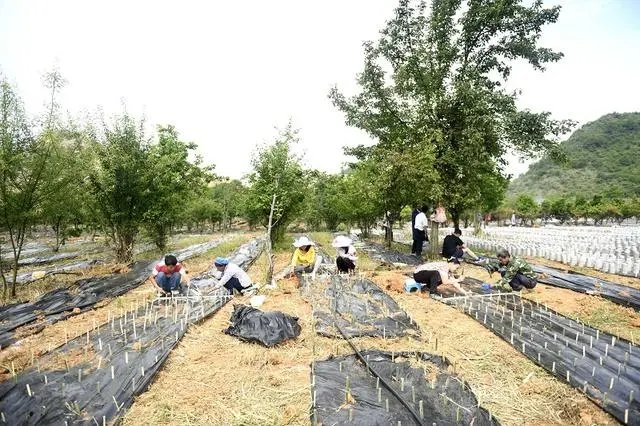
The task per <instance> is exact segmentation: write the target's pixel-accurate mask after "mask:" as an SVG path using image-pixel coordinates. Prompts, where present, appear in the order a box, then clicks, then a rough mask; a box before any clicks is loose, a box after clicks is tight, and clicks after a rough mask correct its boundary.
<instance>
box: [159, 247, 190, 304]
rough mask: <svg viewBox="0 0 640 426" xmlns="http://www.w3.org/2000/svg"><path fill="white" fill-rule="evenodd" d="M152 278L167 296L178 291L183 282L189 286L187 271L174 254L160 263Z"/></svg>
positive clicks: (167, 256)
mask: <svg viewBox="0 0 640 426" xmlns="http://www.w3.org/2000/svg"><path fill="white" fill-rule="evenodd" d="M151 276H152V278H153V282H155V284H156V286H157V287H158V289H159V290H160V291H161V292H162V293H165V294H170V293H171V291H173V290H178V289H179V288H180V282H182V281H183V280H184V281H185V283H186V284H187V285H189V277H187V270H186V269H185V267H184V265H182V264H181V263H180V262H178V259H177V258H176V257H175V256H174V255H172V254H168V255H166V256H165V257H164V261H162V262H159V263H158V264H157V265H156V266H155V267H154V268H153V272H152V273H151Z"/></svg>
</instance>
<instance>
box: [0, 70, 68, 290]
mask: <svg viewBox="0 0 640 426" xmlns="http://www.w3.org/2000/svg"><path fill="white" fill-rule="evenodd" d="M44 82H45V86H46V87H47V88H48V89H49V90H50V93H51V97H50V104H49V106H48V112H47V113H46V114H45V116H44V117H43V118H42V119H41V120H40V124H39V125H38V126H35V127H32V126H31V125H30V124H29V119H28V117H27V114H26V112H25V111H24V108H23V105H22V101H21V99H20V97H19V96H18V95H17V93H16V91H15V89H14V88H13V87H12V86H11V84H10V83H9V82H8V81H7V80H6V79H5V78H4V77H2V76H0V229H4V230H6V231H7V233H8V235H9V238H8V241H9V245H10V249H11V253H12V259H11V279H10V280H8V279H7V277H6V276H5V274H4V269H3V267H2V266H3V265H2V263H3V262H2V260H3V259H0V278H1V279H2V287H3V295H4V297H6V296H7V293H8V290H9V285H8V284H9V282H8V281H10V283H11V287H10V295H11V296H12V297H14V296H15V294H16V277H17V274H18V267H19V261H20V256H21V254H22V247H23V245H24V241H25V237H26V234H27V231H28V229H29V228H30V227H31V226H32V225H33V224H35V223H36V221H37V220H38V219H39V218H40V217H41V211H42V207H43V202H44V200H46V199H47V198H48V197H50V196H54V194H55V191H56V190H58V189H59V188H60V187H61V186H62V183H61V179H62V178H61V169H60V168H59V167H58V166H59V164H60V161H58V160H57V158H58V156H59V154H60V151H61V143H62V139H61V134H60V132H59V131H58V130H59V129H58V128H57V126H56V124H57V123H56V119H57V109H58V107H57V104H56V99H57V94H58V92H59V90H60V89H61V88H62V86H63V85H64V79H63V78H62V76H61V75H60V73H59V72H58V71H52V72H50V73H47V74H46V75H45V78H44Z"/></svg>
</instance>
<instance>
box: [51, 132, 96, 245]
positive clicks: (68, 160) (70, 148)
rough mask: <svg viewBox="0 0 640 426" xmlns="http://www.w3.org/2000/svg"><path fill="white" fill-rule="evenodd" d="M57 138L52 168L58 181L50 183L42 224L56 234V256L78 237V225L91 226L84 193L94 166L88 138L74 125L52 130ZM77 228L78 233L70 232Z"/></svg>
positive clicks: (87, 201)
mask: <svg viewBox="0 0 640 426" xmlns="http://www.w3.org/2000/svg"><path fill="white" fill-rule="evenodd" d="M51 132H52V135H53V137H55V138H58V139H59V140H60V143H59V144H58V146H57V155H55V156H53V157H52V158H51V159H50V161H49V167H50V168H51V169H52V170H56V171H57V172H58V174H59V175H58V176H59V177H58V179H56V180H55V181H52V182H49V185H48V188H47V192H48V196H47V197H46V198H45V199H44V200H43V204H42V209H41V212H42V217H41V220H42V221H43V222H44V223H45V224H47V225H48V226H50V227H51V229H52V230H53V231H54V233H55V244H54V247H53V251H54V252H57V251H58V250H59V249H60V246H61V245H62V244H64V242H65V241H66V239H67V237H68V236H69V233H70V232H71V233H75V234H78V233H79V229H78V225H79V224H80V223H81V222H89V220H88V217H87V212H86V211H85V206H86V205H87V203H89V200H87V194H86V192H85V191H84V178H85V176H86V175H87V173H88V171H87V167H88V166H89V165H90V164H91V160H90V157H89V155H88V150H87V147H86V144H85V142H86V141H85V138H84V137H83V135H82V132H80V131H79V130H78V129H77V128H75V126H74V125H73V123H69V124H68V125H67V126H65V127H63V128H60V129H54V130H51ZM72 224H73V225H75V232H72V231H69V227H70V226H71V225H72Z"/></svg>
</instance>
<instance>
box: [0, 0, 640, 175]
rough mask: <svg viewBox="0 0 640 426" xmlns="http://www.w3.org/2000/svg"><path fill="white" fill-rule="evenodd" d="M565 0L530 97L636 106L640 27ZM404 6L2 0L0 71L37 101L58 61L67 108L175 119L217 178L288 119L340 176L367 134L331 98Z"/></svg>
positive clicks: (592, 2)
mask: <svg viewBox="0 0 640 426" xmlns="http://www.w3.org/2000/svg"><path fill="white" fill-rule="evenodd" d="M621 1H622V0H621ZM564 3H566V6H565V8H564V10H563V12H562V14H561V18H560V21H559V22H558V24H556V25H554V26H551V27H550V28H549V29H548V31H547V32H546V33H545V36H544V41H545V43H547V44H548V45H549V46H551V47H554V48H558V49H559V50H562V51H564V52H565V54H566V58H565V59H563V60H562V61H561V62H560V63H558V64H553V65H551V66H550V67H549V70H548V72H546V73H545V74H539V73H534V72H531V71H529V70H527V69H526V67H517V68H516V70H515V72H514V78H513V81H512V86H513V87H519V88H522V89H523V91H524V94H523V97H522V105H523V106H526V107H530V108H532V109H533V110H543V109H546V110H550V111H552V112H553V113H554V114H555V115H556V116H558V117H566V118H573V119H576V120H579V121H580V122H582V123H583V122H585V121H589V120H594V119H596V118H598V117H599V116H600V115H602V114H605V113H607V112H611V111H614V110H617V111H629V110H633V109H638V102H637V99H639V98H640V96H639V95H640V92H639V90H640V89H638V87H639V85H637V84H634V83H636V82H637V81H636V78H637V75H640V65H639V60H638V58H637V55H633V54H632V52H633V51H634V49H635V47H636V46H637V45H638V41H640V37H638V33H637V32H636V33H632V32H631V30H630V29H629V28H631V26H630V25H627V26H616V22H611V20H612V19H613V17H612V12H611V10H612V8H611V7H609V6H607V5H603V4H604V3H605V2H603V1H600V0H584V1H577V0H573V1H566V2H564ZM394 6H395V2H389V1H366V0H349V1H348V2H344V1H338V0H326V1H324V2H301V1H295V0H279V1H275V0H274V1H270V2H263V1H251V2H246V1H245V2H198V1H184V2H175V1H171V2H169V1H150V0H147V1H124V0H112V1H109V2H88V1H81V0H76V1H72V0H66V1H55V2H53V1H46V0H22V1H21V0H0V66H1V67H2V69H3V71H4V72H5V74H7V75H8V76H9V77H10V78H11V79H12V80H14V81H16V83H17V84H18V85H19V89H20V92H21V93H22V95H23V96H24V98H25V101H26V102H27V105H28V107H29V108H31V109H33V108H40V107H41V106H42V104H43V103H44V100H45V98H46V97H45V95H44V92H43V90H42V88H41V87H40V77H41V75H42V74H43V73H44V72H45V71H47V70H48V69H50V68H51V66H52V65H54V64H58V65H59V67H60V69H61V71H62V72H63V74H64V76H65V77H66V78H67V80H68V81H69V85H68V87H67V88H66V89H65V90H64V92H63V97H62V99H61V102H62V103H63V105H64V107H65V108H67V109H69V110H71V111H74V112H78V111H82V110H94V109H95V108H96V106H97V105H102V106H103V107H104V109H105V110H106V111H107V112H116V111H118V110H119V108H120V102H121V98H124V99H125V100H126V104H127V106H128V109H129V110H130V111H131V112H133V113H136V114H140V113H142V112H144V113H145V114H146V116H147V117H148V120H149V121H150V122H151V123H157V124H166V123H171V124H174V125H175V126H176V127H177V128H178V130H179V131H181V132H182V134H183V136H184V137H185V138H186V139H189V140H193V141H195V142H197V143H198V144H199V145H200V148H201V151H202V153H203V154H204V156H205V159H206V160H207V161H209V162H212V163H214V164H216V166H217V170H218V172H219V173H222V174H226V175H231V176H234V177H237V176H241V175H242V174H243V173H245V172H247V171H248V169H249V158H250V153H251V151H252V150H253V148H254V146H255V145H256V144H257V143H261V142H263V141H266V140H269V139H270V138H272V137H273V135H274V134H275V131H274V130H273V127H274V126H284V125H285V124H286V123H287V121H288V120H289V118H292V119H293V121H294V124H295V125H296V126H297V127H300V128H301V133H300V135H301V138H302V142H303V143H302V147H301V148H302V149H303V150H304V151H305V152H306V154H307V155H306V157H307V163H308V164H309V165H310V166H313V167H317V168H321V169H325V170H328V171H337V170H338V169H339V167H340V164H341V163H342V162H343V161H344V158H343V156H342V150H341V147H342V146H344V145H355V144H358V143H365V142H367V141H368V140H369V138H368V137H367V135H366V134H364V133H363V132H361V131H359V130H356V129H351V128H348V127H347V126H346V125H345V124H344V118H343V115H342V114H341V113H340V112H339V111H338V110H337V109H335V108H334V107H333V106H332V105H331V103H330V101H329V99H328V98H327V93H328V91H329V88H330V87H331V86H332V85H333V84H335V83H337V84H338V85H339V86H340V87H341V88H344V89H346V91H348V92H351V91H353V90H355V87H354V78H355V75H356V73H357V72H359V71H360V70H361V67H362V48H361V45H362V42H363V41H365V40H369V39H375V38H376V37H377V32H378V31H379V29H380V28H382V25H383V24H384V21H385V20H386V19H388V18H389V17H390V16H391V12H392V10H393V8H394ZM613 9H615V8H613ZM618 9H619V8H618ZM616 10H617V9H616ZM603 17H607V19H603ZM516 169H518V164H516V163H512V165H511V167H510V169H509V170H510V171H511V172H514V171H515V170H516Z"/></svg>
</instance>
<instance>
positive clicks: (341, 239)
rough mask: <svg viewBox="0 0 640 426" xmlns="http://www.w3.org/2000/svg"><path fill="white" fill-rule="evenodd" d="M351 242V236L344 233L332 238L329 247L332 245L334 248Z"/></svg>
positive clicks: (346, 245) (345, 245) (348, 244)
mask: <svg viewBox="0 0 640 426" xmlns="http://www.w3.org/2000/svg"><path fill="white" fill-rule="evenodd" d="M351 244H353V241H352V240H351V238H349V237H347V236H346V235H338V236H337V237H335V238H334V239H333V242H332V243H331V247H334V248H340V247H348V246H350V245H351Z"/></svg>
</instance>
